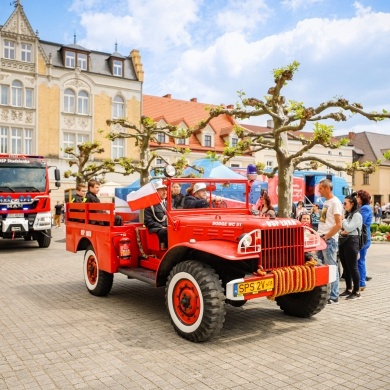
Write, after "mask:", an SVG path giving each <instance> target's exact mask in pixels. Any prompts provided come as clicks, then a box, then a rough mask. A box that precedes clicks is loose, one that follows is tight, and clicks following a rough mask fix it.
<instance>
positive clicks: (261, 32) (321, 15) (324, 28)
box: [0, 0, 390, 134]
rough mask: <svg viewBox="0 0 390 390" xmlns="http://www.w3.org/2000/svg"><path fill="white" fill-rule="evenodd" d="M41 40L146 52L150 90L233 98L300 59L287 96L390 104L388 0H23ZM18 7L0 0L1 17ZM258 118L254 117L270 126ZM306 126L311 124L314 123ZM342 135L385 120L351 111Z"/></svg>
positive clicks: (378, 128) (386, 127) (387, 129)
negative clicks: (240, 91)
mask: <svg viewBox="0 0 390 390" xmlns="http://www.w3.org/2000/svg"><path fill="white" fill-rule="evenodd" d="M21 3H22V5H23V7H24V10H25V13H26V15H27V17H28V19H29V21H30V23H31V25H32V28H33V29H34V30H38V31H39V36H40V38H41V39H43V40H47V41H52V42H58V43H64V44H68V43H72V42H73V35H74V33H76V35H77V43H78V44H80V45H82V46H85V47H87V48H88V49H91V50H98V51H104V52H109V53H111V52H113V51H114V49H115V42H118V51H119V52H120V53H122V54H123V55H128V54H129V53H130V51H131V50H132V49H138V50H139V51H140V54H141V57H142V62H143V66H144V71H145V83H144V93H146V94H150V95H156V96H162V95H165V94H167V93H170V94H171V95H172V97H173V98H177V99H184V100H189V99H191V98H193V97H196V98H198V101H199V102H204V103H212V104H220V103H225V104H234V103H235V102H237V100H238V98H237V91H238V90H243V91H245V92H246V94H247V96H254V97H257V98H262V97H263V96H264V95H265V94H266V93H267V90H268V88H269V87H270V86H272V85H273V80H272V69H274V68H278V67H281V66H284V65H287V64H289V63H291V62H292V61H294V60H297V61H299V62H300V63H301V66H300V69H299V72H298V73H297V74H296V76H295V78H294V80H293V82H291V83H290V84H289V85H288V86H287V87H286V88H285V89H284V95H285V97H286V99H292V100H298V101H303V102H304V103H305V104H306V105H307V106H313V107H315V106H317V105H318V104H320V103H322V102H325V101H328V100H330V99H332V98H334V97H338V96H342V97H344V98H347V99H349V100H350V101H352V102H360V103H362V104H363V106H364V108H365V109H366V110H369V111H370V110H380V109H382V108H386V109H388V110H390V71H389V70H390V44H389V42H390V1H384V0H359V1H350V0H224V1H220V0H204V1H202V0H115V1H112V0H111V1H108V0H61V1H54V0H21ZM12 10H13V6H10V0H0V24H4V23H5V21H6V20H7V18H8V17H9V15H10V14H11V12H12ZM266 119H268V118H265V117H264V118H261V119H259V120H258V121H257V122H255V124H259V125H265V124H266ZM310 128H311V127H307V128H306V130H310ZM335 129H336V134H342V133H346V132H347V131H356V132H359V131H363V130H366V131H372V132H380V133H385V134H390V121H385V122H382V123H379V124H375V123H374V122H370V121H368V120H366V119H364V118H358V117H353V118H351V119H350V120H349V121H348V122H346V123H343V124H337V123H336V124H335Z"/></svg>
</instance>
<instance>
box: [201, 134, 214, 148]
mask: <svg viewBox="0 0 390 390" xmlns="http://www.w3.org/2000/svg"><path fill="white" fill-rule="evenodd" d="M211 142H212V137H211V135H205V136H204V145H203V146H205V147H206V148H211V146H212V143H211Z"/></svg>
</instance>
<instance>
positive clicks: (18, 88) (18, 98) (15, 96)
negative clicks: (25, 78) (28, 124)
mask: <svg viewBox="0 0 390 390" xmlns="http://www.w3.org/2000/svg"><path fill="white" fill-rule="evenodd" d="M22 88H23V84H22V83H21V82H20V81H16V80H15V81H13V82H12V105H13V106H14V107H22V91H23V90H22Z"/></svg>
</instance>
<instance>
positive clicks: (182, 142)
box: [176, 138, 186, 145]
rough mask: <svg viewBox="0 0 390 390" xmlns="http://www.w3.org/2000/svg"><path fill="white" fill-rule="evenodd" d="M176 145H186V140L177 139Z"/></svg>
mask: <svg viewBox="0 0 390 390" xmlns="http://www.w3.org/2000/svg"><path fill="white" fill-rule="evenodd" d="M176 144H177V145H185V144H186V139H185V138H176Z"/></svg>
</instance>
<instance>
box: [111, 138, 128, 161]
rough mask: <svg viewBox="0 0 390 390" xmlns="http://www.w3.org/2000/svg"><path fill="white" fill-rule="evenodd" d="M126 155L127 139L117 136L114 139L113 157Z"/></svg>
mask: <svg viewBox="0 0 390 390" xmlns="http://www.w3.org/2000/svg"><path fill="white" fill-rule="evenodd" d="M121 157H125V140H124V139H123V138H117V139H115V140H114V141H112V158H113V159H114V160H116V159H119V158H121Z"/></svg>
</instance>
